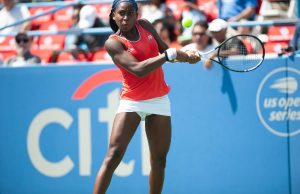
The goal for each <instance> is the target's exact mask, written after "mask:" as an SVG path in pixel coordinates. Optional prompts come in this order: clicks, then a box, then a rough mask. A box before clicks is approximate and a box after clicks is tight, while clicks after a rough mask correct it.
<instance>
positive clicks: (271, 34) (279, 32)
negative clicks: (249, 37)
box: [267, 26, 295, 42]
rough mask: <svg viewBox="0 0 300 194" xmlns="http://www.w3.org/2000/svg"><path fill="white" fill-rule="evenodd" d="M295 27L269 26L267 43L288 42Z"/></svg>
mask: <svg viewBox="0 0 300 194" xmlns="http://www.w3.org/2000/svg"><path fill="white" fill-rule="evenodd" d="M294 31H295V26H270V27H269V30H268V34H267V35H268V41H271V42H274V41H286V42H289V41H290V40H291V39H292V38H293V35H294Z"/></svg>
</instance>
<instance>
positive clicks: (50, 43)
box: [39, 35, 66, 50]
mask: <svg viewBox="0 0 300 194" xmlns="http://www.w3.org/2000/svg"><path fill="white" fill-rule="evenodd" d="M65 37H66V36H65V35H43V36H41V37H40V40H39V48H40V49H43V50H62V49H63V48H64V44H65Z"/></svg>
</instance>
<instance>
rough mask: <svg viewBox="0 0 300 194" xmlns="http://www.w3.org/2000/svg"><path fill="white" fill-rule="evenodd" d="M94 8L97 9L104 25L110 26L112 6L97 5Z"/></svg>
mask: <svg viewBox="0 0 300 194" xmlns="http://www.w3.org/2000/svg"><path fill="white" fill-rule="evenodd" d="M93 6H94V7H95V8H96V12H97V15H98V17H99V18H101V20H102V21H103V22H104V23H106V24H108V23H109V14H110V10H111V4H97V5H93Z"/></svg>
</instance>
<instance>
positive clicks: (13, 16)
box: [0, 0, 31, 34]
mask: <svg viewBox="0 0 300 194" xmlns="http://www.w3.org/2000/svg"><path fill="white" fill-rule="evenodd" d="M0 3H1V4H2V5H3V8H2V9H1V10H0V29H1V28H3V27H5V26H8V25H11V24H14V23H15V22H17V21H20V20H23V19H26V18H29V17H30V12H29V10H28V8H27V7H26V6H24V5H22V6H20V5H18V4H17V3H16V0H0ZM30 26H31V24H30V22H25V23H23V24H20V25H16V26H12V27H8V28H4V29H3V30H0V33H3V34H9V33H12V32H21V31H26V30H29V29H30Z"/></svg>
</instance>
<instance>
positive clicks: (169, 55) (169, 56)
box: [165, 48, 177, 61]
mask: <svg viewBox="0 0 300 194" xmlns="http://www.w3.org/2000/svg"><path fill="white" fill-rule="evenodd" d="M165 57H166V60H167V61H174V60H175V59H176V57H177V51H176V49H175V48H169V49H167V50H166V51H165Z"/></svg>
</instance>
